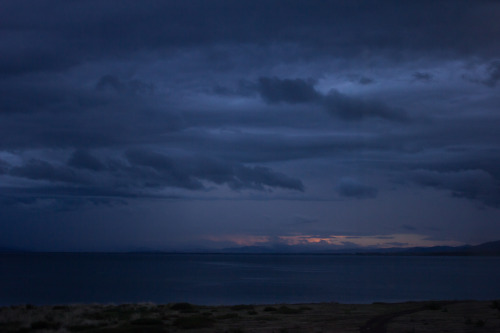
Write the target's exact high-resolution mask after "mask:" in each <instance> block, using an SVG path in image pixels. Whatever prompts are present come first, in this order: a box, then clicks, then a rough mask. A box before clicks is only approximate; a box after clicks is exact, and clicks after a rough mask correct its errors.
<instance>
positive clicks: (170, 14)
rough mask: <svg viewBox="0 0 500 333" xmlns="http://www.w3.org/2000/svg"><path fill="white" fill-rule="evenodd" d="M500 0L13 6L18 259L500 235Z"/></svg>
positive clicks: (5, 136) (2, 43)
mask: <svg viewBox="0 0 500 333" xmlns="http://www.w3.org/2000/svg"><path fill="white" fill-rule="evenodd" d="M499 22H500V2H499V1H488V0H477V1H462V0H449V1H447V0H421V1H405V0H386V1H382V0H379V1H377V0H366V1H356V0H352V1H347V0H333V1H324V0H307V1H306V0H303V1H298V0H286V1H285V0H266V1H263V0H251V1H250V0H241V1H230V0H212V1H201V0H192V1H153V0H142V1H132V0H122V1H106V0H104V1H103V0H89V1H66V0H16V1H14V0H12V1H9V0H0V248H17V249H30V250H40V251H129V250H140V249H153V250H197V249H223V248H234V247H241V246H266V247H272V248H275V249H292V248H295V249H342V248H358V247H393V246H398V247H399V246H401V247H409V246H434V245H462V244H479V243H482V242H487V241H493V240H498V239H500V93H499V92H500V43H499V42H498V41H499V40H500V23H499Z"/></svg>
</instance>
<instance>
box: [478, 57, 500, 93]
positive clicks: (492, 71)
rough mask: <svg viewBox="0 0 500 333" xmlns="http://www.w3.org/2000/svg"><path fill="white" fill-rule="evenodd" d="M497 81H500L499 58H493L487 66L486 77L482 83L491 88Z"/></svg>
mask: <svg viewBox="0 0 500 333" xmlns="http://www.w3.org/2000/svg"><path fill="white" fill-rule="evenodd" d="M498 81H500V60H495V61H493V62H492V63H491V64H490V65H489V66H488V70H487V77H486V79H484V80H483V81H482V83H484V84H485V85H487V86H488V87H492V88H493V87H495V86H496V85H497V83H498Z"/></svg>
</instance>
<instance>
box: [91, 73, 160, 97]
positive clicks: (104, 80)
mask: <svg viewBox="0 0 500 333" xmlns="http://www.w3.org/2000/svg"><path fill="white" fill-rule="evenodd" d="M96 89H97V90H99V91H107V90H111V91H115V92H118V93H122V94H138V93H141V94H152V93H153V92H154V86H153V85H152V84H148V83H145V82H142V81H141V80H137V79H134V80H130V81H122V80H120V79H119V78H118V77H116V76H114V75H110V74H108V75H104V76H103V77H101V78H100V79H99V82H97V85H96Z"/></svg>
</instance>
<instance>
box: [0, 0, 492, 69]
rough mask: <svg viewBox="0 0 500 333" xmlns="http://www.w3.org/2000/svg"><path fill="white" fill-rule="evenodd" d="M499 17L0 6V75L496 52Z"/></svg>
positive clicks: (403, 7)
mask: <svg viewBox="0 0 500 333" xmlns="http://www.w3.org/2000/svg"><path fill="white" fill-rule="evenodd" d="M201 8H203V9H201ZM498 11H499V8H498V3H496V2H494V1H477V2H470V1H461V0H453V1H451V0H450V1H446V0H443V1H440V2H439V5H436V3H435V1H430V0H429V1H418V2H401V1H395V0H394V1H383V2H378V1H377V2H369V3H365V4H363V5H360V4H359V3H356V2H347V1H328V2H325V1H320V0H316V1H293V2H289V1H283V0H275V1H265V2H264V1H258V2H257V3H256V2H255V1H237V2H234V1H227V0H219V1H212V2H211V3H210V5H209V6H207V5H206V3H205V2H203V1H190V2H177V1H156V0H149V1H142V2H141V3H140V4H138V3H137V2H135V1H120V3H119V5H117V4H116V3H114V2H98V1H88V2H87V1H86V2H83V3H78V4H76V3H74V2H67V1H62V0H58V1H56V0H54V1H49V0H45V1H22V2H14V1H12V2H7V3H5V4H3V8H2V14H1V16H0V21H1V22H2V30H4V31H5V32H7V33H4V34H3V35H2V40H1V43H0V45H4V47H3V48H4V49H5V50H4V51H3V52H1V53H0V54H2V57H1V58H0V72H1V73H4V74H10V75H13V74H16V73H27V72H32V71H40V70H64V69H66V68H68V67H70V66H73V65H75V64H78V63H81V62H83V61H87V60H88V59H95V58H98V57H119V56H120V55H121V54H123V53H124V52H131V53H133V52H136V51H138V50H170V49H172V48H179V47H190V46H193V45H207V44H220V43H223V44H227V43H236V42H239V43H249V42H254V43H275V42H276V41H283V42H288V43H300V44H303V45H304V46H307V48H306V49H309V50H310V51H307V52H306V53H308V54H309V55H312V54H314V53H318V52H322V53H328V54H332V55H338V54H343V55H352V54H361V53H362V52H364V51H365V50H366V49H372V50H373V49H379V50H390V49H399V50H413V51H422V52H425V51H428V50H436V52H441V53H442V52H446V51H448V52H452V53H465V54H467V53H470V52H471V51H470V50H474V51H475V52H481V53H483V54H493V53H495V52H496V51H498V46H495V45H494V44H492V43H490V40H491V38H489V37H492V36H495V33H498V28H497V26H496V25H495V23H496V19H497V17H498V16H497V15H496V14H497V13H498ZM96 13H98V14H96ZM290 18H294V19H293V20H291V19H290ZM471 27H473V28H471ZM436 31H439V32H440V33H436ZM478 35H479V36H482V38H477V36H478ZM6 51H8V52H6Z"/></svg>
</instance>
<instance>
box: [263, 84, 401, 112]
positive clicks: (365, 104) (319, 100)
mask: <svg viewBox="0 0 500 333" xmlns="http://www.w3.org/2000/svg"><path fill="white" fill-rule="evenodd" d="M257 90H258V92H259V94H260V95H261V97H262V99H263V100H264V101H266V102H267V103H270V104H273V103H280V102H284V103H289V104H299V103H314V104H319V105H321V106H322V107H323V108H325V109H326V111H327V112H328V113H329V114H331V115H333V116H335V117H338V118H340V119H343V120H350V121H353V120H362V119H365V118H382V119H387V120H393V121H406V120H409V119H408V116H407V115H406V113H405V111H404V110H401V109H397V108H392V107H389V106H387V105H385V104H384V103H383V102H380V101H378V100H366V99H363V98H356V97H351V96H348V95H346V94H342V93H340V92H339V91H337V90H331V91H330V92H329V93H328V94H326V95H324V94H321V93H320V92H318V91H317V90H316V89H315V88H314V80H311V79H309V80H304V79H279V78H276V77H272V78H268V77H261V78H260V79H259V82H258V85H257Z"/></svg>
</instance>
